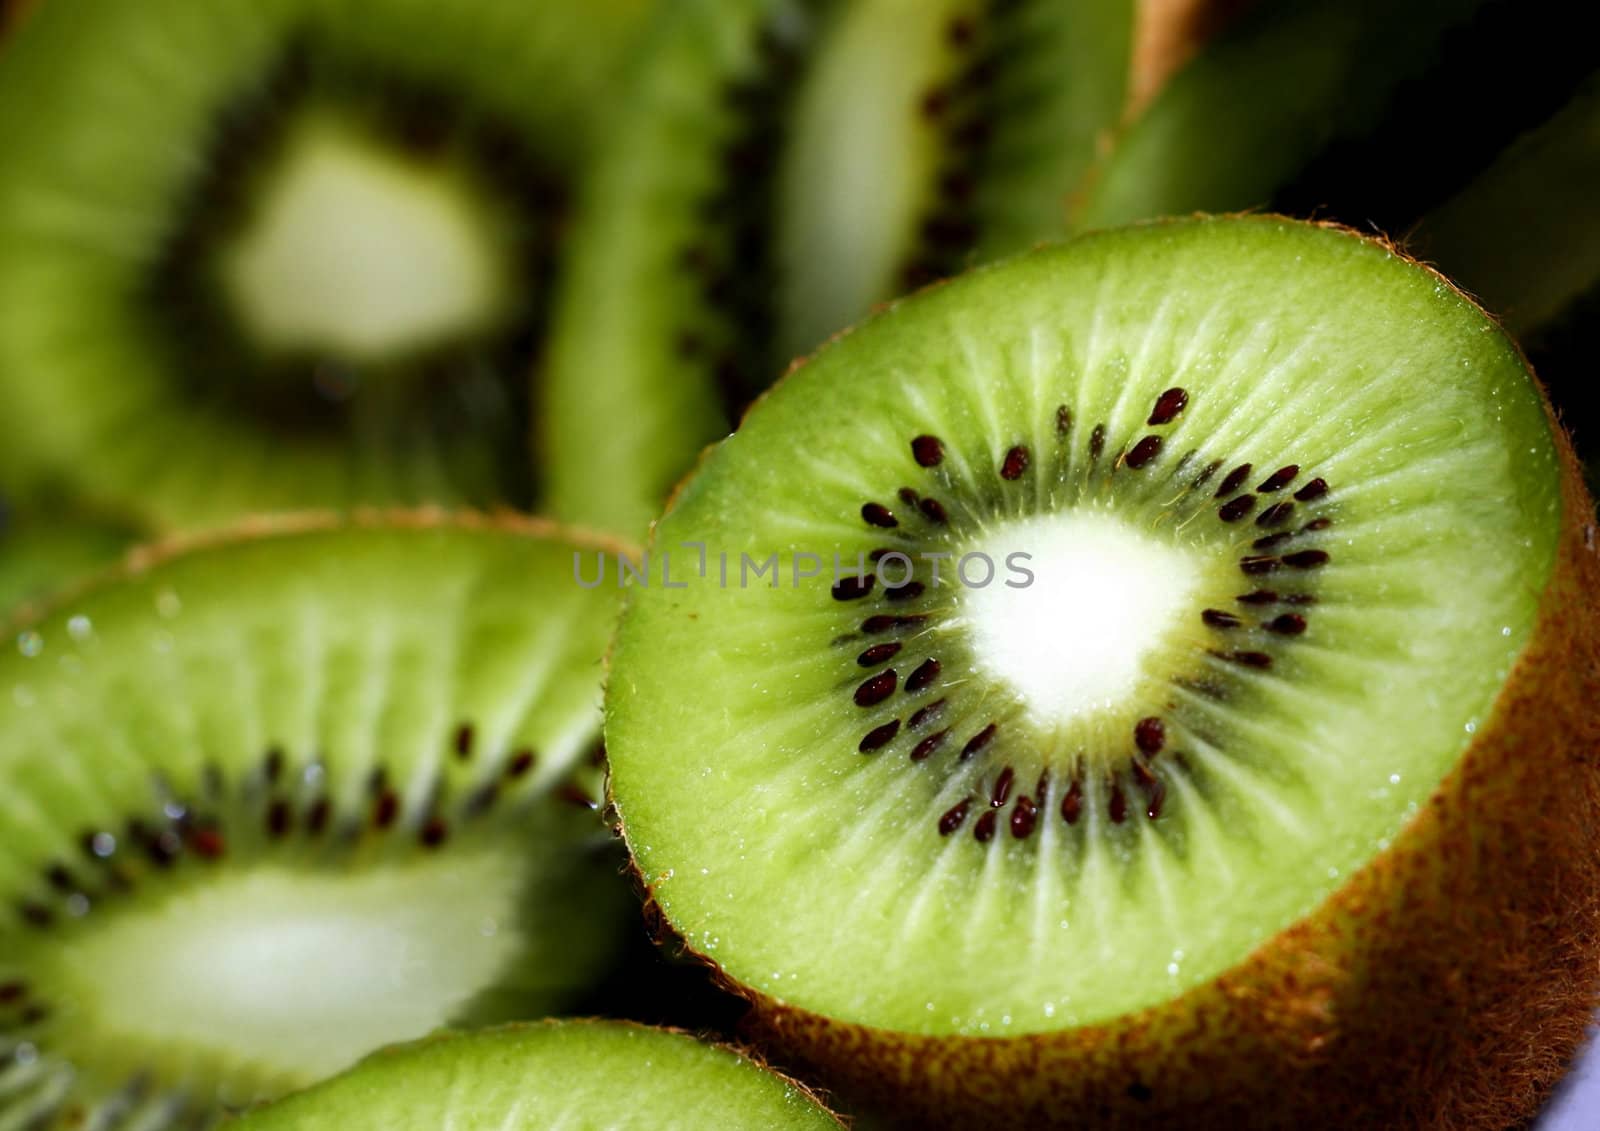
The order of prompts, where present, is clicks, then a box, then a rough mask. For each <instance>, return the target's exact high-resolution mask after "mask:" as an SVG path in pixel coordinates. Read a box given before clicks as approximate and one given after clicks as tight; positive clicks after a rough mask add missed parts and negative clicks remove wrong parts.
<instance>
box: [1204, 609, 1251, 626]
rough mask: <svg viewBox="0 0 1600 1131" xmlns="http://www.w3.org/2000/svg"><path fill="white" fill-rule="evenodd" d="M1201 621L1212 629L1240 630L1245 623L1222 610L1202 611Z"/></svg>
mask: <svg viewBox="0 0 1600 1131" xmlns="http://www.w3.org/2000/svg"><path fill="white" fill-rule="evenodd" d="M1200 619H1201V620H1202V621H1203V622H1205V623H1206V624H1207V625H1209V626H1210V627H1211V628H1238V627H1239V625H1240V624H1242V623H1243V622H1242V621H1241V620H1240V619H1239V618H1238V617H1236V616H1234V615H1233V614H1232V613H1226V612H1223V611H1222V610H1221V609H1202V610H1201V612H1200Z"/></svg>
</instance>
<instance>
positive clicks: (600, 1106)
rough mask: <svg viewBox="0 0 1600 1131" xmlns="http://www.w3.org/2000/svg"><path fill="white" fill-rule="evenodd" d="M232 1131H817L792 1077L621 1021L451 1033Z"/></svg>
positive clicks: (833, 1123)
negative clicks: (699, 1130)
mask: <svg viewBox="0 0 1600 1131" xmlns="http://www.w3.org/2000/svg"><path fill="white" fill-rule="evenodd" d="M237 1126H238V1127H239V1128H240V1131H277V1129H281V1131H291V1129H292V1131H412V1129H415V1131H433V1129H434V1128H438V1127H450V1128H460V1129H462V1131H468V1129H472V1131H476V1129H478V1128H483V1129H485V1131H488V1129H489V1128H496V1129H503V1131H536V1129H537V1131H542V1129H544V1128H561V1129H563V1131H567V1129H570V1131H635V1129H636V1131H676V1129H682V1131H690V1129H697V1128H704V1127H717V1128H727V1129H729V1131H741V1129H748V1131H791V1129H792V1131H807V1129H810V1131H823V1129H826V1128H834V1129H837V1128H839V1127H840V1126H841V1124H840V1123H839V1122H838V1121H837V1120H836V1119H834V1118H833V1116H831V1115H829V1114H828V1112H827V1110H826V1109H825V1108H824V1107H822V1105H821V1104H820V1103H818V1101H817V1100H816V1099H815V1098H814V1097H813V1096H812V1095H811V1094H810V1093H809V1092H807V1091H806V1090H805V1088H804V1087H802V1086H801V1085H799V1084H796V1083H795V1082H793V1081H791V1080H787V1079H784V1078H783V1077H781V1076H778V1075H777V1074H776V1073H773V1072H771V1071H768V1070H767V1069H765V1068H763V1067H762V1066H760V1065H759V1064H758V1063H756V1062H755V1061H753V1060H751V1059H750V1058H749V1057H748V1056H746V1055H745V1054H743V1053H740V1052H738V1051H737V1050H734V1049H731V1048H726V1047H720V1046H716V1045H710V1044H704V1043H702V1042H700V1041H697V1040H695V1039H694V1038H693V1037H691V1036H689V1035H687V1034H685V1033H678V1032H670V1031H665V1030H660V1029H648V1028H645V1027H643V1026H640V1025H629V1024H624V1023H621V1022H600V1021H565V1022H546V1023H544V1024H538V1025H522V1026H512V1027H507V1028H504V1029H499V1030H489V1031H484V1032H481V1033H475V1034H472V1035H468V1036H450V1037H443V1038H439V1039H435V1040H431V1041H423V1042H419V1043H417V1044H415V1045H412V1046H409V1047H406V1048H399V1049H393V1050H390V1051H388V1052H384V1053H381V1054H378V1055H376V1056H374V1057H372V1058H371V1059H370V1060H367V1061H366V1062H364V1063H363V1064H362V1065H361V1066H360V1067H358V1068H356V1069H355V1070H353V1071H351V1072H348V1073H346V1074H345V1075H343V1076H341V1077H339V1078H338V1079H336V1080H331V1081H329V1082H328V1083H326V1084H324V1085H322V1086H320V1087H317V1088H313V1089H311V1090H310V1091H308V1092H304V1093H302V1094H300V1095H297V1096H294V1097H292V1098H290V1099H287V1100H284V1101H282V1102H281V1103H278V1104H276V1105H274V1106H272V1107H269V1108H267V1109H265V1110H263V1111H261V1112H259V1113H257V1114H254V1115H251V1116H248V1117H246V1118H245V1119H243V1120H241V1121H240V1122H239V1123H238V1124H237Z"/></svg>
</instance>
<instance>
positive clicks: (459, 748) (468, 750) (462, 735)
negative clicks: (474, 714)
mask: <svg viewBox="0 0 1600 1131" xmlns="http://www.w3.org/2000/svg"><path fill="white" fill-rule="evenodd" d="M472 739H473V731H472V724H471V723H462V724H461V725H460V726H458V727H456V733H455V738H454V740H453V742H452V745H453V746H454V748H455V752H456V757H457V758H459V759H461V760H462V761H463V762H465V761H466V760H467V759H469V758H471V757H472Z"/></svg>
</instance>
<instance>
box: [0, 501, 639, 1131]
mask: <svg viewBox="0 0 1600 1131" xmlns="http://www.w3.org/2000/svg"><path fill="white" fill-rule="evenodd" d="M600 550H601V547H599V546H598V545H597V544H595V543H592V542H589V541H586V540H582V539H578V538H575V537H568V536H565V535H563V534H561V533H560V532H559V531H556V530H554V529H553V528H549V527H547V526H544V525H537V524H534V523H531V522H519V521H512V520H504V521H500V520H496V521H490V520H478V519H467V518H462V519H447V518H443V517H441V516H438V515H426V514H422V515H404V516H392V517H391V516H385V517H377V516H373V517H371V518H368V519H363V520H360V521H356V522H354V523H337V522H333V521H331V520H328V521H324V520H312V519H307V520H303V521H302V520H295V521H293V522H288V521H283V522H278V523H274V524H258V526H257V527H255V528H253V529H252V530H251V531H249V532H246V533H245V534H244V536H234V535H230V536H228V537H226V538H223V539H218V540H215V541H212V542H208V543H206V544H203V545H199V546H196V547H193V548H188V549H184V550H180V551H174V552H170V553H168V552H159V553H150V552H140V553H139V554H137V555H135V556H134V557H133V558H131V559H130V564H129V566H128V567H127V568H126V569H125V570H124V571H123V572H121V573H120V574H118V575H117V576H116V577H115V578H113V579H110V580H107V581H103V582H100V583H98V584H96V585H95V586H93V587H91V588H89V589H87V590H85V591H83V592H81V593H79V594H76V595H73V596H72V597H70V598H68V599H66V600H64V601H63V602H62V603H60V604H59V605H58V606H57V607H56V608H55V609H54V610H53V611H51V612H49V613H48V614H46V615H44V616H43V617H41V618H37V619H34V620H32V621H28V622H24V623H21V624H17V625H14V626H12V628H11V630H10V631H9V632H8V633H7V635H6V647H5V649H4V652H3V654H0V780H4V782H5V785H6V788H5V794H4V799H3V800H0V844H4V845H5V852H4V854H3V859H0V1125H5V1126H29V1127H33V1126H52V1127H53V1126H63V1127H69V1126H113V1125H115V1126H118V1127H124V1126H126V1127H134V1126H138V1127H168V1126H175V1127H176V1126H182V1127H199V1126H204V1125H206V1124H207V1123H208V1122H209V1121H210V1120H211V1119H212V1118H213V1117H214V1116H215V1115H216V1114H218V1113H219V1112H220V1111H221V1110H223V1109H225V1108H230V1107H237V1106H240V1105H244V1104H248V1103H250V1102H252V1101H255V1100H258V1099H262V1098H268V1097H272V1096H276V1095H279V1094H282V1093H284V1092H285V1091H288V1090H290V1089H292V1088H296V1087H301V1086H304V1085H307V1084H309V1083H312V1082H313V1081H315V1080H318V1079H320V1078H322V1077H324V1076H327V1075H329V1074H331V1073H333V1072H336V1071H338V1070H341V1069H343V1068H345V1067H347V1066H348V1065H349V1064H351V1063H353V1062H354V1061H355V1060H357V1059H358V1058H359V1057H360V1056H362V1055H364V1054H365V1053H367V1052H369V1051H371V1050H372V1049H374V1048H377V1047H379V1046H381V1045H385V1044H388V1043H391V1042H393V1041H397V1040H409V1039H414V1038H416V1037H420V1036H423V1035H425V1034H426V1033H428V1032H431V1031H432V1030H434V1029H436V1028H438V1027H440V1026H441V1025H445V1024H449V1023H467V1022H478V1021H490V1020H502V1019H512V1018H516V1017H524V1016H531V1015H537V1014H538V1013H540V1012H543V1011H546V1010H551V1009H555V1008H559V1007H560V1006H561V1005H562V1004H563V1003H564V1002H566V1001H568V1000H570V999H572V998H573V997H574V996H575V995H576V994H579V993H581V992H583V991H584V990H586V989H587V988H588V986H589V985H590V984H591V983H592V982H593V981H594V980H596V979H597V978H598V977H599V976H601V975H602V974H603V973H604V972H605V970H606V968H607V963H608V961H609V956H610V955H611V954H612V953H613V951H614V945H613V944H614V942H615V936H616V934H617V932H618V930H619V929H620V925H621V922H622V920H623V916H624V915H625V914H626V910H627V908H628V906H629V904H630V900H629V895H628V892H627V888H626V885H625V884H623V883H622V882H621V880H620V879H619V877H618V875H617V872H618V863H619V862H618V860H617V858H616V854H615V852H614V848H613V843H612V841H611V839H610V838H609V837H608V836H607V835H606V833H605V831H604V828H603V826H602V825H601V823H600V822H599V820H598V818H597V816H596V813H595V811H594V809H595V800H594V799H595V797H596V796H597V790H598V786H599V781H598V773H599V771H598V770H597V769H596V768H595V765H594V758H593V755H594V754H595V751H596V749H597V747H596V742H597V738H598V734H597V732H598V723H599V711H598V701H599V682H598V657H599V656H600V655H601V654H602V652H603V650H604V647H605V641H606V637H607V634H608V633H609V631H610V627H611V621H612V618H613V615H614V611H615V607H616V604H617V592H616V590H614V589H595V590H584V589H581V588H580V587H578V586H577V585H575V584H574V583H573V556H574V554H576V553H579V552H582V553H585V554H591V553H598V552H600Z"/></svg>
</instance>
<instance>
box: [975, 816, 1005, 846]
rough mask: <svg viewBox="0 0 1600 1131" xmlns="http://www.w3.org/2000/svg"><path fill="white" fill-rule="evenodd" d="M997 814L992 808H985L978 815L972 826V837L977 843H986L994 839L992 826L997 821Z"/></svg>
mask: <svg viewBox="0 0 1600 1131" xmlns="http://www.w3.org/2000/svg"><path fill="white" fill-rule="evenodd" d="M999 816H1000V815H999V814H998V813H997V812H995V811H994V810H993V809H985V810H984V811H983V812H982V813H981V814H979V816H978V820H977V822H976V823H975V824H973V826H972V837H973V839H974V840H976V841H977V842H978V843H979V844H987V843H988V842H989V841H991V840H993V839H994V827H995V825H996V824H998V823H999Z"/></svg>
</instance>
